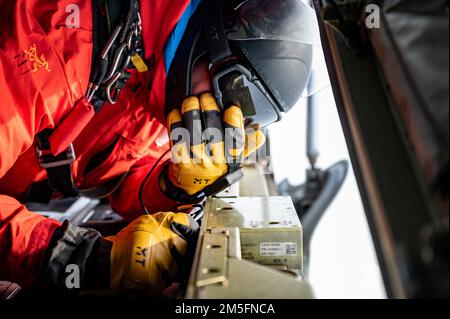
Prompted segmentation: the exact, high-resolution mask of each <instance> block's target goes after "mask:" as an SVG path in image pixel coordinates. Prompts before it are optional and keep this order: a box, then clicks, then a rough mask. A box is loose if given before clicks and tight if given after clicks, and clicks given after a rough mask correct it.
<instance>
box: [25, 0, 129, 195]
mask: <svg viewBox="0 0 450 319" xmlns="http://www.w3.org/2000/svg"><path fill="white" fill-rule="evenodd" d="M92 9H93V30H94V31H93V53H92V54H93V59H92V65H93V66H94V65H96V63H97V62H98V56H99V52H100V50H101V49H102V48H103V46H104V45H105V43H106V41H107V39H108V38H109V36H110V33H111V30H110V29H112V28H113V27H114V26H115V25H117V24H118V23H119V22H120V20H121V19H122V18H123V14H124V12H127V11H128V10H129V6H128V5H127V3H126V1H117V0H92ZM93 69H95V68H92V70H93ZM93 73H94V72H93V71H91V78H92V76H93ZM104 102H105V99H104V98H97V99H95V101H92V103H93V106H94V109H95V110H96V112H97V111H98V110H99V109H100V108H101V106H102V105H103V104H104ZM52 133H53V130H51V129H47V130H44V131H42V132H40V133H39V134H37V136H36V139H37V141H38V146H37V150H36V154H37V157H38V160H39V164H40V166H41V167H42V168H44V169H45V170H46V171H47V177H48V180H47V181H43V182H40V183H36V184H34V185H32V186H31V188H30V189H29V192H28V200H29V201H35V202H48V201H49V200H50V199H51V197H52V195H53V192H58V193H60V194H61V195H63V196H64V197H77V196H79V195H80V191H79V189H78V187H77V186H76V184H75V182H74V180H73V172H72V163H73V162H74V161H75V158H76V157H75V152H74V149H73V145H70V146H69V148H68V149H67V150H66V151H64V152H63V153H61V154H59V155H57V156H53V154H51V152H50V142H49V137H50V135H51V134H52Z"/></svg>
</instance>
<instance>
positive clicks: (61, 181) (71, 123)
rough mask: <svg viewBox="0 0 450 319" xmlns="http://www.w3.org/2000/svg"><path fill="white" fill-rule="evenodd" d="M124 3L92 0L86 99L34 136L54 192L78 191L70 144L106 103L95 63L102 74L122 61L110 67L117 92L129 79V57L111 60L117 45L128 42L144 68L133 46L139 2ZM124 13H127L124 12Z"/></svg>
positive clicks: (33, 190)
mask: <svg viewBox="0 0 450 319" xmlns="http://www.w3.org/2000/svg"><path fill="white" fill-rule="evenodd" d="M125 4H126V2H124V1H114V0H93V11H94V33H93V42H94V46H93V55H94V58H93V65H95V66H96V68H93V69H97V70H96V71H95V72H94V71H91V79H90V82H91V84H90V88H89V89H88V94H87V95H89V98H86V97H83V98H82V99H80V100H79V101H78V102H77V103H76V104H75V106H74V107H73V108H72V110H71V111H70V112H69V114H68V115H67V116H66V117H65V118H64V119H63V120H62V122H61V123H60V124H59V125H58V126H57V127H56V128H55V129H46V130H44V131H42V132H40V133H38V134H37V136H36V139H37V142H38V145H37V148H36V155H37V158H38V160H39V164H40V166H41V167H42V168H44V169H45V170H46V171H47V176H48V184H49V186H50V187H51V189H52V190H53V191H56V192H59V193H61V194H62V195H63V196H64V197H77V196H79V194H80V191H79V189H78V187H77V186H76V185H75V182H74V180H73V174H72V173H73V172H72V163H73V162H74V161H75V159H76V155H75V151H74V148H73V144H72V143H73V141H74V140H75V139H76V138H77V137H78V136H79V134H80V133H81V132H82V130H83V129H84V128H85V127H86V126H87V124H88V123H89V122H90V121H91V120H92V118H93V117H94V115H95V113H96V112H98V111H99V110H100V109H101V107H102V106H103V104H104V103H105V98H104V96H103V95H104V94H103V90H100V88H102V89H103V88H104V83H103V79H102V78H101V79H96V76H97V75H98V73H99V72H98V69H99V66H98V64H101V63H103V65H102V66H103V69H104V70H103V71H104V72H103V73H105V72H106V71H107V70H108V68H109V67H111V64H112V63H113V62H114V63H116V64H117V63H119V62H121V61H123V62H121V67H122V69H117V65H115V66H113V67H114V68H115V69H114V70H116V69H117V70H118V71H119V72H118V73H119V75H120V78H118V79H117V81H116V83H115V85H114V88H113V89H115V90H116V91H117V95H118V92H120V89H121V88H122V87H123V86H125V83H126V81H127V80H128V79H129V76H128V73H127V72H126V71H125V69H126V68H128V65H129V64H130V63H129V62H130V60H131V59H130V57H128V59H126V57H118V58H116V59H115V60H116V61H114V60H113V59H112V57H113V54H117V53H116V52H115V51H117V49H118V46H124V41H125V40H127V41H128V43H127V47H128V48H129V49H130V50H131V49H133V51H134V52H133V54H134V55H135V59H134V60H135V61H138V62H139V63H140V64H139V67H140V70H145V68H144V66H143V64H145V62H144V61H143V60H139V59H138V53H137V51H136V49H137V48H136V47H135V46H136V45H137V44H138V43H139V41H140V40H141V39H140V29H139V28H140V23H141V22H140V18H139V3H138V0H129V6H128V7H127V8H125ZM124 12H128V14H126V15H124ZM102 15H103V16H106V19H102V18H101V16H102ZM121 20H122V25H121V27H118V28H120V30H121V31H122V32H121V33H117V34H116V35H115V36H112V37H111V38H110V40H109V41H108V42H106V40H105V39H107V38H108V36H105V33H106V34H109V35H110V36H111V32H112V31H111V30H112V26H113V25H118V24H120V23H121V22H120V21H121ZM119 35H120V37H119ZM126 35H128V38H127V39H126V38H125V36H126ZM100 47H104V48H103V51H102V54H101V56H100V59H99V58H97V57H98V56H99V54H98V52H99V48H100ZM139 50H140V53H141V54H143V52H142V51H143V50H141V49H139ZM128 54H131V53H128ZM116 56H117V55H116ZM146 70H148V69H146ZM96 74H97V75H96ZM104 76H105V74H103V77H104ZM95 81H98V83H94V84H95V85H96V86H97V88H96V90H95V91H94V92H92V91H89V90H91V87H92V83H93V82H95ZM110 100H111V99H110ZM39 185H40V186H41V187H42V185H44V189H43V192H44V193H46V194H49V193H51V191H48V190H45V188H46V186H45V184H42V183H40V184H39ZM47 188H48V185H47ZM38 192H39V191H38V190H37V189H36V187H33V186H32V188H31V189H30V192H29V193H30V194H31V193H34V194H36V193H38ZM34 197H35V196H34Z"/></svg>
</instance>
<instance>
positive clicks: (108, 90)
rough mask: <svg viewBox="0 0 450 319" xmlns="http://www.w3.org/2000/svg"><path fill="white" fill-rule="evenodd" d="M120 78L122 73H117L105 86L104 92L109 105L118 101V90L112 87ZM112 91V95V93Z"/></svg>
mask: <svg viewBox="0 0 450 319" xmlns="http://www.w3.org/2000/svg"><path fill="white" fill-rule="evenodd" d="M121 77H122V72H120V71H119V72H117V73H116V74H115V75H114V76H113V77H112V78H111V80H110V81H109V82H108V84H107V85H106V88H105V91H106V98H107V99H108V102H109V103H111V104H116V103H117V100H118V99H119V94H120V91H121V90H120V89H118V88H116V89H115V88H114V86H115V85H116V83H118V81H119V80H120V78H121ZM113 90H114V93H113Z"/></svg>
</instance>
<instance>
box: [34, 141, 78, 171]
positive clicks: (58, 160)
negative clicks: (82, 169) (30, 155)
mask: <svg viewBox="0 0 450 319" xmlns="http://www.w3.org/2000/svg"><path fill="white" fill-rule="evenodd" d="M36 156H37V158H38V161H39V165H40V166H41V167H42V168H45V169H48V168H55V167H61V166H66V165H71V164H72V163H73V162H75V160H76V155H75V149H74V148H73V144H70V145H69V146H68V147H67V149H66V150H65V151H64V152H62V153H61V154H59V155H58V156H54V155H53V154H52V153H50V150H41V149H40V148H39V146H37V147H36Z"/></svg>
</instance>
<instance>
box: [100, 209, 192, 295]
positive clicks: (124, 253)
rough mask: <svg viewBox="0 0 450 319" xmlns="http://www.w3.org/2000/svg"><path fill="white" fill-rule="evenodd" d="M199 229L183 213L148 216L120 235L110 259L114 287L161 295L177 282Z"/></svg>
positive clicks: (131, 225) (115, 240) (115, 239)
mask: <svg viewBox="0 0 450 319" xmlns="http://www.w3.org/2000/svg"><path fill="white" fill-rule="evenodd" d="M198 229H199V226H198V224H197V222H195V221H194V220H193V219H192V218H191V217H190V216H189V215H186V214H183V213H178V214H176V213H159V214H156V215H144V216H142V217H140V218H138V219H136V220H135V221H134V222H132V223H131V224H130V225H129V226H128V227H126V228H125V229H123V230H122V231H120V232H119V233H118V234H117V235H116V236H112V237H107V238H106V240H109V241H112V242H113V246H112V250H111V257H110V262H111V266H110V271H111V288H112V289H114V290H139V291H145V292H146V293H149V294H151V295H155V296H156V295H159V294H161V293H162V292H163V290H164V289H165V288H167V287H169V286H170V285H171V284H172V283H173V282H175V279H176V276H177V273H178V271H179V269H180V266H181V263H182V260H183V257H184V256H185V255H186V252H187V250H188V245H189V244H190V243H191V242H192V239H193V237H194V236H195V234H196V233H197V231H198Z"/></svg>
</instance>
